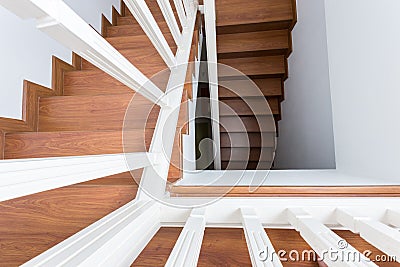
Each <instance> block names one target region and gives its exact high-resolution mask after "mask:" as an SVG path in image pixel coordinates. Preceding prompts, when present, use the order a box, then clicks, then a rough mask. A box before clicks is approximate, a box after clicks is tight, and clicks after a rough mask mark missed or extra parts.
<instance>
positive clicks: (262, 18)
mask: <svg viewBox="0 0 400 267" xmlns="http://www.w3.org/2000/svg"><path fill="white" fill-rule="evenodd" d="M215 5H216V18H217V26H218V27H221V26H231V25H240V24H256V23H265V22H279V21H291V20H293V19H294V16H293V7H292V1H291V0H252V1H241V0H216V1H215Z"/></svg>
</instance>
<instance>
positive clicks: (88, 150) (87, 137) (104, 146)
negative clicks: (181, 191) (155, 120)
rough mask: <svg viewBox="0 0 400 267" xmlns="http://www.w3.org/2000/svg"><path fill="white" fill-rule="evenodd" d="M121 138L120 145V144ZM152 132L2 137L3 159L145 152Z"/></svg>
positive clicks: (39, 133)
mask: <svg viewBox="0 0 400 267" xmlns="http://www.w3.org/2000/svg"><path fill="white" fill-rule="evenodd" d="M123 136H124V143H123ZM152 136H153V129H146V132H145V131H144V130H143V129H136V130H129V131H126V132H124V133H122V132H121V131H75V132H23V133H8V134H6V143H5V149H4V157H5V158H6V159H21V158H42V157H62V156H85V155H96V154H117V153H123V152H145V151H147V150H148V148H149V146H150V142H151V138H152Z"/></svg>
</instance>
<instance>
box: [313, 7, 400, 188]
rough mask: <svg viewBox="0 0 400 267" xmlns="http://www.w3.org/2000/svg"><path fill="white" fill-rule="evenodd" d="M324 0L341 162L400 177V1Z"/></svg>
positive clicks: (348, 168) (345, 167)
mask: <svg viewBox="0 0 400 267" xmlns="http://www.w3.org/2000/svg"><path fill="white" fill-rule="evenodd" d="M306 1H307V0H306ZM325 3H326V18H327V34H328V54H329V63H330V64H329V68H330V84H331V92H332V105H333V124H334V133H335V147H336V163H337V167H338V169H339V170H340V171H342V172H345V173H349V174H354V175H362V176H367V177H379V178H382V179H383V178H391V179H393V180H397V181H399V180H400V171H399V166H400V31H399V29H400V17H399V10H400V1H398V0H384V1H376V0H352V1H348V0H326V1H325Z"/></svg>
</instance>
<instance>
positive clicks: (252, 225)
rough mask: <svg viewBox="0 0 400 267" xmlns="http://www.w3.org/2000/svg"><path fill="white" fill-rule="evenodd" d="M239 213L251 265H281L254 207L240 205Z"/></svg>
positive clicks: (273, 266) (263, 266) (270, 266)
mask: <svg viewBox="0 0 400 267" xmlns="http://www.w3.org/2000/svg"><path fill="white" fill-rule="evenodd" d="M240 213H241V216H242V223H243V230H244V233H245V237H246V243H247V247H248V249H249V254H250V259H251V263H252V266H257V267H282V263H281V261H280V259H279V257H278V255H277V254H276V252H275V249H274V247H273V245H272V243H271V241H270V240H269V238H268V236H267V233H266V232H265V230H264V228H263V226H262V224H261V222H260V220H259V219H258V216H257V214H256V212H255V210H254V208H249V207H242V208H240Z"/></svg>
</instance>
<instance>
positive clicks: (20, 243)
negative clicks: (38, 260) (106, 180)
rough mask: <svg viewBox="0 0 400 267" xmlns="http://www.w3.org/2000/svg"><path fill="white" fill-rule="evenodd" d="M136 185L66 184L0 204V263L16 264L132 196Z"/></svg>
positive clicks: (113, 208)
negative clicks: (65, 185)
mask: <svg viewBox="0 0 400 267" xmlns="http://www.w3.org/2000/svg"><path fill="white" fill-rule="evenodd" d="M136 191H137V186H136V185H130V186H128V185H120V186H97V185H93V186H89V185H87V186H67V187H63V188H59V189H55V190H49V191H46V192H42V193H38V194H34V195H29V196H25V197H20V198H16V199H12V200H8V201H4V202H2V203H1V205H0V214H1V216H0V225H1V227H0V236H1V240H0V245H1V253H2V256H1V260H0V262H1V263H0V265H1V266H19V265H21V264H23V263H24V262H26V261H28V260H30V259H31V258H33V257H35V256H37V255H38V254H40V253H42V252H44V251H46V250H48V249H50V248H51V247H53V246H55V245H57V244H58V243H60V242H61V241H63V240H65V239H66V238H68V237H70V236H71V235H73V234H75V233H77V232H78V231H80V230H82V229H84V228H85V227H87V226H89V225H90V224H92V223H94V222H95V221H97V220H99V219H101V218H102V217H104V216H106V215H107V214H109V213H111V212H112V211H114V210H116V209H118V208H119V207H121V206H123V205H124V204H126V203H128V202H129V201H132V200H133V199H134V198H135V196H136Z"/></svg>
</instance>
